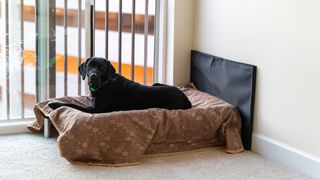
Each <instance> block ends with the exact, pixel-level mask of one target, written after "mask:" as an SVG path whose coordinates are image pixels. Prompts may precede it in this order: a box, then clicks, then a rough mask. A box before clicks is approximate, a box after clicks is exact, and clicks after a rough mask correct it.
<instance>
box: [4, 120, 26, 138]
mask: <svg viewBox="0 0 320 180" xmlns="http://www.w3.org/2000/svg"><path fill="white" fill-rule="evenodd" d="M29 123H31V121H22V122H6V123H2V122H0V135H5V134H18V133H28V132H30V130H28V129H27V125H28V124H29Z"/></svg>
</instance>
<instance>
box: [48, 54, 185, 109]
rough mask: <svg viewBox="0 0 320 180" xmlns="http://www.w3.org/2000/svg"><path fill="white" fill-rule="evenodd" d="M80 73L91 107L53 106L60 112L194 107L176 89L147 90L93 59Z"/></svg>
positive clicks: (155, 86)
mask: <svg viewBox="0 0 320 180" xmlns="http://www.w3.org/2000/svg"><path fill="white" fill-rule="evenodd" d="M79 73H80V74H81V76H82V79H83V80H84V79H85V77H86V76H87V77H88V85H89V89H90V91H91V96H92V105H93V106H91V107H81V106H77V105H75V104H63V103H51V104H49V107H51V108H52V109H57V108H59V107H61V106H68V107H72V108H75V109H78V110H80V111H83V112H87V113H104V112H111V111H120V110H138V109H147V108H164V109H188V108H191V103H190V101H189V100H188V98H187V97H186V96H185V95H184V94H183V93H182V92H181V91H180V90H179V89H178V88H176V87H174V86H168V85H163V84H159V83H156V84H153V85H152V86H144V85H141V84H139V83H136V82H133V81H131V80H128V79H126V78H125V77H123V76H121V75H119V74H117V73H116V72H115V69H114V67H113V66H112V65H111V63H110V61H108V60H106V59H104V58H98V57H92V58H89V59H87V60H86V62H84V63H83V64H81V65H80V66H79Z"/></svg>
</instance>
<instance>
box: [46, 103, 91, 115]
mask: <svg viewBox="0 0 320 180" xmlns="http://www.w3.org/2000/svg"><path fill="white" fill-rule="evenodd" d="M48 106H49V107H50V108H51V109H53V110H55V109H58V108H59V107H62V106H65V107H71V108H74V109H77V110H79V111H83V112H86V113H94V108H93V107H82V106H78V105H75V104H67V103H50V104H48Z"/></svg>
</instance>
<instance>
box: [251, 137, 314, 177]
mask: <svg viewBox="0 0 320 180" xmlns="http://www.w3.org/2000/svg"><path fill="white" fill-rule="evenodd" d="M252 151H253V152H255V153H257V154H260V155H262V156H264V157H266V158H268V159H271V160H273V161H275V162H277V163H279V164H282V165H284V166H287V167H290V168H292V169H296V170H298V171H300V172H301V173H303V174H305V175H307V176H310V177H313V178H316V179H320V158H318V157H316V156H314V155H312V154H309V153H306V152H304V151H301V150H299V149H297V148H295V147H292V146H289V145H287V144H284V143H282V142H279V141H277V140H275V139H272V138H269V137H267V136H264V135H261V134H256V133H253V136H252Z"/></svg>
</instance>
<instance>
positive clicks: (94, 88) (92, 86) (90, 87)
mask: <svg viewBox="0 0 320 180" xmlns="http://www.w3.org/2000/svg"><path fill="white" fill-rule="evenodd" d="M89 89H90V91H92V92H95V91H97V90H98V88H97V87H96V86H95V85H94V84H89Z"/></svg>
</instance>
